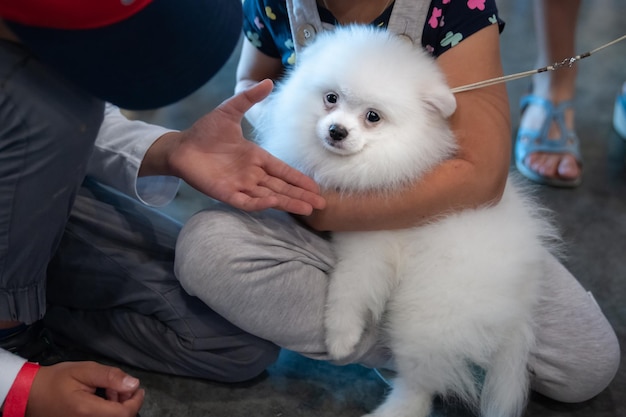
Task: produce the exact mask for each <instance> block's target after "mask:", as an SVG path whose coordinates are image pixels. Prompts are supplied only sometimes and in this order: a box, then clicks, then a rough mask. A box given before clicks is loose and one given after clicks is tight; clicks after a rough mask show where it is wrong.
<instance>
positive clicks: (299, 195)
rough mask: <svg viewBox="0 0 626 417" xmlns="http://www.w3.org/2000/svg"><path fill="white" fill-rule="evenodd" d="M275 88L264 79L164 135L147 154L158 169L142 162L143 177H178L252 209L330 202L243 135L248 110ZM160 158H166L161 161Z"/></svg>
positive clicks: (303, 209)
mask: <svg viewBox="0 0 626 417" xmlns="http://www.w3.org/2000/svg"><path fill="white" fill-rule="evenodd" d="M272 86H273V84H272V82H271V81H270V80H265V81H262V82H260V83H259V84H257V85H255V86H253V87H251V88H250V89H248V90H245V91H242V92H241V93H239V94H236V95H235V96H233V97H231V98H230V99H228V100H226V101H224V102H223V103H222V104H221V105H219V106H218V107H217V108H216V109H215V110H213V111H212V112H210V113H209V114H207V115H205V116H203V117H202V118H200V119H199V120H198V121H197V122H196V123H194V125H193V126H191V127H190V128H189V129H187V130H184V131H182V132H172V133H168V134H166V135H164V136H163V137H161V138H160V139H159V140H157V142H155V144H154V145H153V146H152V147H151V148H150V150H149V151H148V154H146V158H150V159H153V160H154V161H157V164H156V165H155V166H156V168H153V169H148V168H146V169H144V167H143V166H142V171H140V173H141V175H146V173H148V175H152V174H154V173H156V174H167V175H175V176H178V177H179V178H182V179H183V180H185V181H186V182H187V183H188V184H189V185H191V186H192V187H194V188H196V189H197V190H199V191H201V192H202V193H204V194H206V195H208V196H210V197H212V198H215V199H217V200H220V201H223V202H224V203H227V204H229V205H232V206H234V207H237V208H239V209H242V210H246V211H256V210H263V209H266V208H276V209H279V210H284V211H287V212H291V213H294V214H301V215H308V214H310V213H311V212H312V211H313V210H314V209H322V208H323V207H324V205H325V201H324V199H323V198H322V197H321V196H320V195H319V187H318V186H317V184H316V183H315V182H314V181H313V180H312V179H311V178H309V177H307V176H306V175H304V174H303V173H301V172H299V171H297V170H295V169H294V168H292V167H290V166H289V165H287V164H286V163H284V162H282V161H280V160H279V159H277V158H275V157H274V156H272V155H271V154H269V153H268V152H267V151H265V150H264V149H262V148H261V147H260V146H258V145H257V144H255V143H254V142H251V141H249V140H247V139H245V138H244V137H243V132H242V129H241V121H242V118H243V116H244V114H245V112H246V111H247V110H248V109H250V107H252V106H253V105H254V104H256V103H258V102H259V101H261V100H263V99H264V98H265V97H267V95H268V94H269V93H270V92H271V90H272ZM146 158H144V160H145V159H146ZM159 160H160V161H166V162H162V163H161V164H160V165H159V163H158V161H159ZM146 165H148V164H146ZM148 166H149V165H148ZM163 167H165V168H163ZM157 171H158V172H157ZM164 171H165V172H164Z"/></svg>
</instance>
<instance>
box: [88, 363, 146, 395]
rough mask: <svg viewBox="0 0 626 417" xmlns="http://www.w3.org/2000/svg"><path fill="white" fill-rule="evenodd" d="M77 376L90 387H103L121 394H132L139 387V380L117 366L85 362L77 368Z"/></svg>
mask: <svg viewBox="0 0 626 417" xmlns="http://www.w3.org/2000/svg"><path fill="white" fill-rule="evenodd" d="M77 373H78V374H77V378H78V379H79V380H80V381H82V382H83V383H84V384H86V385H88V386H91V387H99V388H104V389H105V390H107V391H116V392H118V393H121V394H132V393H133V392H135V391H136V390H137V389H138V388H139V380H138V379H137V378H134V377H132V376H130V375H128V374H127V373H126V372H124V371H122V370H121V369H119V368H114V367H111V366H106V365H101V364H99V363H95V362H85V363H84V365H83V366H82V367H80V368H78V369H77Z"/></svg>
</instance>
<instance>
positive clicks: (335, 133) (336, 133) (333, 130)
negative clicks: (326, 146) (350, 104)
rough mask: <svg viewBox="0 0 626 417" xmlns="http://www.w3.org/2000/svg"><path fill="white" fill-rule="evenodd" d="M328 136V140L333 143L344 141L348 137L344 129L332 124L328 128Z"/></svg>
mask: <svg viewBox="0 0 626 417" xmlns="http://www.w3.org/2000/svg"><path fill="white" fill-rule="evenodd" d="M328 134H329V135H330V138H331V139H332V140H334V141H335V142H339V141H342V140H344V139H345V138H346V137H347V136H348V131H347V130H346V128H345V127H343V126H341V125H338V124H334V123H333V124H332V125H330V126H329V127H328Z"/></svg>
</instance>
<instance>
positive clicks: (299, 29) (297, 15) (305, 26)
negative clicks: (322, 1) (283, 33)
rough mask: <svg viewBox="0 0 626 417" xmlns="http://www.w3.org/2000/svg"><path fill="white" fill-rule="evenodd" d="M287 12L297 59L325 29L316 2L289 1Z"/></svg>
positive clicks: (310, 0)
mask: <svg viewBox="0 0 626 417" xmlns="http://www.w3.org/2000/svg"><path fill="white" fill-rule="evenodd" d="M287 12H288V13H289V23H290V26H291V37H292V39H293V47H294V49H295V51H296V57H297V56H298V53H299V52H300V51H301V50H302V48H304V47H305V46H306V45H308V44H309V43H311V42H312V41H313V39H315V36H316V35H317V34H318V33H321V32H322V31H323V30H324V27H323V26H322V21H321V20H320V14H319V12H318V11H317V3H316V1H315V0H287ZM296 62H297V60H296Z"/></svg>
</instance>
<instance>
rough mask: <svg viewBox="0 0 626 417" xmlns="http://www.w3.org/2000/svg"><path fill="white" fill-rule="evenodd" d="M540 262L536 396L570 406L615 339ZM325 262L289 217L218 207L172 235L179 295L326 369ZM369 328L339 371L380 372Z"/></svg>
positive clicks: (574, 290) (604, 376) (606, 378)
mask: <svg viewBox="0 0 626 417" xmlns="http://www.w3.org/2000/svg"><path fill="white" fill-rule="evenodd" d="M546 257H549V262H548V263H549V268H550V271H549V277H548V280H547V281H548V287H547V288H546V291H545V294H544V298H543V300H542V302H541V304H540V305H539V308H538V309H537V311H536V320H537V322H538V324H539V330H538V346H537V349H536V351H534V352H533V355H532V358H531V363H530V368H531V372H532V387H533V389H535V390H536V391H538V392H540V393H542V394H544V395H546V396H548V397H551V398H553V399H556V400H559V401H564V402H579V401H584V400H586V399H589V398H591V397H593V396H594V395H596V394H598V393H599V392H600V391H602V390H603V389H604V388H605V387H606V386H607V385H608V384H609V382H610V381H611V380H612V379H613V377H614V376H615V373H616V372H617V369H618V366H619V360H620V350H619V345H618V341H617V337H616V335H615V333H614V331H613V329H612V327H611V326H610V324H609V323H608V321H607V320H606V318H605V317H604V315H603V313H602V311H601V310H600V308H599V307H598V305H597V304H596V302H595V301H594V299H593V297H592V296H591V294H590V293H588V292H587V291H585V290H584V289H583V288H582V287H581V285H580V284H579V283H578V282H577V281H576V279H575V278H574V277H573V276H572V275H571V274H570V273H569V272H568V271H567V270H566V269H565V268H564V267H563V266H562V265H561V264H560V263H559V261H558V260H557V259H556V258H554V257H553V256H552V255H551V254H549V253H548V252H546ZM334 260H335V258H334V256H333V252H332V247H331V245H330V242H329V240H328V239H326V238H325V237H324V236H322V235H319V234H317V233H314V232H312V231H311V230H309V229H307V228H305V227H303V226H302V225H301V224H299V223H298V222H297V221H295V220H294V219H293V218H292V217H291V216H289V215H287V214H285V213H281V212H277V211H273V210H268V211H265V212H261V213H252V214H251V213H244V212H241V211H238V210H235V209H232V208H228V207H226V206H218V207H216V208H215V209H211V210H205V211H202V212H200V213H197V214H196V215H194V216H193V217H192V218H191V219H190V220H189V221H188V222H187V223H186V225H185V226H184V228H183V230H182V231H181V233H180V235H179V239H178V243H177V249H176V266H175V272H176V275H177V276H178V278H179V280H180V281H181V283H182V285H183V287H184V288H185V289H186V290H187V291H188V292H189V293H190V294H193V295H195V296H197V297H199V298H200V299H202V300H203V301H204V302H205V303H207V304H208V305H209V306H211V308H213V309H214V310H215V311H217V312H218V313H219V314H220V315H222V316H223V317H225V318H227V319H228V320H229V321H231V322H232V323H234V324H235V325H237V326H239V327H241V328H242V329H244V330H246V331H248V332H250V333H252V334H255V335H257V336H259V337H261V338H263V339H267V340H271V341H272V342H274V343H276V344H277V345H279V346H281V347H284V348H286V349H290V350H293V351H296V352H299V353H301V354H302V355H305V356H308V357H311V358H316V359H329V357H328V355H327V353H326V348H325V343H324V322H323V312H324V305H325V298H326V290H327V284H328V273H329V271H330V270H331V268H332V267H333V263H334ZM376 333H377V330H376V326H370V327H369V328H368V329H367V330H366V332H365V335H364V337H363V339H362V340H361V342H360V344H359V345H358V347H357V349H356V351H355V352H354V354H353V355H352V357H350V358H348V360H347V362H358V363H361V364H364V365H367V366H373V367H383V366H385V365H387V364H388V361H389V359H390V355H389V352H388V351H387V349H385V347H384V346H382V344H381V342H380V340H379V337H378V335H377V334H376Z"/></svg>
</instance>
